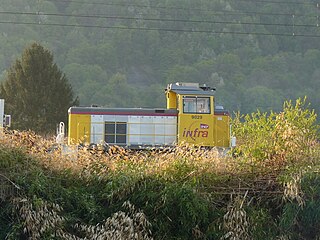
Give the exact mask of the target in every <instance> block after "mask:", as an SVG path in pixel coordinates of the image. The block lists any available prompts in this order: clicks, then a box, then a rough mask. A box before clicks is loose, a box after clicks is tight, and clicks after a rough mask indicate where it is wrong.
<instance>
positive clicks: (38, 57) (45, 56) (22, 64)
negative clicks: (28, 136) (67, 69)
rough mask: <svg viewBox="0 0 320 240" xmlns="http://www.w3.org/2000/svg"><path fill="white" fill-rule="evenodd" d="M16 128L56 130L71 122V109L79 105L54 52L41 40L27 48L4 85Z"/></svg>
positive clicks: (8, 110) (1, 91)
mask: <svg viewBox="0 0 320 240" xmlns="http://www.w3.org/2000/svg"><path fill="white" fill-rule="evenodd" d="M0 98H4V99H5V108H6V113H8V114H11V115H12V127H13V128H15V129H20V130H29V129H30V130H33V131H35V132H37V133H53V132H54V131H55V128H56V124H57V123H59V122H60V121H64V122H66V121H67V117H68V113H67V111H68V108H69V107H70V106H73V105H77V104H78V99H77V98H75V97H74V94H73V91H72V87H71V85H70V84H69V83H68V79H67V78H66V76H65V74H63V73H62V72H61V71H60V70H59V68H58V67H57V65H56V64H55V63H54V62H53V54H52V53H51V52H50V51H49V50H48V49H45V48H44V47H43V46H41V45H40V44H38V43H33V44H32V45H31V46H29V47H27V48H26V49H25V50H24V52H23V54H22V56H21V58H20V59H19V58H18V59H17V60H16V61H15V63H14V64H13V65H12V66H11V67H10V68H9V70H8V71H7V75H6V77H5V80H4V81H3V82H2V83H1V85H0Z"/></svg>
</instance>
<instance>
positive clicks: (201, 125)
mask: <svg viewBox="0 0 320 240" xmlns="http://www.w3.org/2000/svg"><path fill="white" fill-rule="evenodd" d="M208 128H209V125H208V124H203V123H201V124H200V129H208Z"/></svg>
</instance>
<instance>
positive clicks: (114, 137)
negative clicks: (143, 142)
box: [104, 122, 127, 145]
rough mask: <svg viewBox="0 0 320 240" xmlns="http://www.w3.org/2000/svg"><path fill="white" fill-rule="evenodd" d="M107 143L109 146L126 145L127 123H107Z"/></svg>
mask: <svg viewBox="0 0 320 240" xmlns="http://www.w3.org/2000/svg"><path fill="white" fill-rule="evenodd" d="M104 129H105V137H104V140H105V142H107V143H109V144H118V145H123V144H126V141H127V123H126V122H105V128H104Z"/></svg>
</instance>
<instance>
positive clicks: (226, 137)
mask: <svg viewBox="0 0 320 240" xmlns="http://www.w3.org/2000/svg"><path fill="white" fill-rule="evenodd" d="M214 91H215V89H213V88H210V87H207V86H200V85H199V84H198V83H175V84H169V85H168V86H167V89H166V91H165V93H166V99H167V108H166V109H149V108H103V107H71V108H70V109H69V111H68V113H69V128H68V144H78V143H83V144H108V145H119V146H124V147H129V148H144V147H157V146H172V145H175V144H179V143H184V142H185V143H190V144H195V145H201V146H209V147H224V148H229V147H231V145H232V144H233V143H232V142H233V141H232V138H231V125H230V115H229V113H228V112H227V111H225V110H223V109H222V108H220V109H217V108H215V99H214Z"/></svg>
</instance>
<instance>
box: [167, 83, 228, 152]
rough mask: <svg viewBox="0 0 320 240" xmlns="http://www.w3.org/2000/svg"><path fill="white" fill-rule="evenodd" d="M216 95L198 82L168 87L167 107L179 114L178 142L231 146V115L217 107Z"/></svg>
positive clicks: (213, 90)
mask: <svg viewBox="0 0 320 240" xmlns="http://www.w3.org/2000/svg"><path fill="white" fill-rule="evenodd" d="M214 92H215V89H214V88H210V87H206V86H199V84H198V83H175V84H169V85H168V87H167V89H166V97H167V108H168V109H176V110H177V111H178V119H177V126H178V127H177V142H178V143H182V142H187V143H191V144H196V145H201V146H216V147H226V148H227V147H230V116H229V113H228V112H227V111H225V110H223V109H221V108H220V109H216V108H215V101H214Z"/></svg>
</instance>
